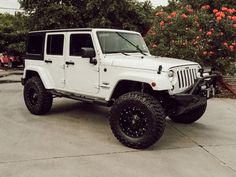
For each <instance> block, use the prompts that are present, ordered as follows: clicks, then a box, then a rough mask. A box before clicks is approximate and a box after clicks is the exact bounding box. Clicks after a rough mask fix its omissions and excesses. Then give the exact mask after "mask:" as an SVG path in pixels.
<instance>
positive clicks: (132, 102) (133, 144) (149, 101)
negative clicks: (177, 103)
mask: <svg viewBox="0 0 236 177" xmlns="http://www.w3.org/2000/svg"><path fill="white" fill-rule="evenodd" d="M129 107H130V108H131V110H134V109H137V110H140V112H141V113H142V115H143V114H144V115H145V116H144V117H145V120H146V122H147V127H146V130H145V132H144V133H143V134H142V135H140V136H139V137H134V136H130V135H128V134H127V133H126V132H125V131H124V129H123V130H122V124H121V122H124V120H123V119H124V118H122V116H123V115H122V113H123V111H126V109H129ZM125 113H126V112H125ZM132 116H135V115H132ZM132 116H130V115H129V116H128V117H132ZM138 117H139V116H138ZM165 118H166V116H165V113H164V109H163V108H162V106H161V104H160V103H159V101H158V100H156V99H155V98H154V97H152V96H151V95H148V94H146V93H141V92H130V93H127V94H124V95H122V96H120V97H119V98H118V99H117V100H116V101H115V103H114V104H113V106H112V108H111V113H110V126H111V129H112V132H113V134H114V136H115V137H116V138H117V139H118V140H119V141H120V142H121V143H122V144H124V145H125V146H128V147H130V148H134V149H145V148H148V147H149V146H151V145H153V144H154V143H155V142H156V141H158V140H159V139H160V138H161V136H162V135H163V133H164V130H165V126H166V119H165ZM128 119H129V118H128ZM139 121H142V119H140V118H139ZM146 122H145V124H146ZM127 125H128V124H127ZM125 126H126V125H125ZM128 127H130V128H132V127H133V126H129V125H128ZM126 128H127V127H126ZM143 130H144V129H143ZM138 131H140V130H138Z"/></svg>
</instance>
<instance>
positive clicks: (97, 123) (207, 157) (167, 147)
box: [0, 75, 236, 177]
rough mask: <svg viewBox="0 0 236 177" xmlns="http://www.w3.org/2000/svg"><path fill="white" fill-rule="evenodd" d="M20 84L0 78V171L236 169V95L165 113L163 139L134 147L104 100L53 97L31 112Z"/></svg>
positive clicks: (182, 173)
mask: <svg viewBox="0 0 236 177" xmlns="http://www.w3.org/2000/svg"><path fill="white" fill-rule="evenodd" d="M1 80H12V81H19V80H20V76H18V75H17V76H15V75H14V76H8V77H7V78H6V77H4V78H0V81H1ZM0 83H1V82H0ZM22 92H23V88H22V86H21V84H20V83H19V82H2V83H1V84H0V177H54V176H55V177H200V176H201V177H236V100H232V99H212V100H210V101H209V104H208V108H207V111H206V113H205V114H204V116H203V117H202V119H200V120H199V121H198V122H196V123H194V124H191V125H182V124H176V123H173V122H171V121H170V120H167V128H166V131H165V133H164V136H163V137H162V138H161V140H160V141H159V142H157V143H156V144H155V145H154V146H153V147H151V148H149V149H147V150H142V151H140V150H134V149H130V148H127V147H124V146H123V145H121V144H120V143H119V142H118V141H117V140H116V139H115V138H114V136H113V135H112V132H111V130H110V128H109V123H108V117H109V109H108V108H104V107H100V106H95V105H91V104H87V103H82V102H78V101H73V100H68V99H59V98H57V99H55V100H54V104H53V107H52V110H51V112H50V113H49V114H48V115H45V116H34V115H32V114H30V113H29V112H28V110H27V109H26V107H25V105H24V101H23V97H22Z"/></svg>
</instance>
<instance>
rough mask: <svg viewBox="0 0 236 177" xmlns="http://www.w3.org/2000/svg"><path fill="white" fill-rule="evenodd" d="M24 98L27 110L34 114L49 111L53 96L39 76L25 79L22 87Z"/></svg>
mask: <svg viewBox="0 0 236 177" xmlns="http://www.w3.org/2000/svg"><path fill="white" fill-rule="evenodd" d="M24 100H25V104H26V106H27V108H28V110H29V111H30V112H31V113H32V114H35V115H43V114H46V113H47V112H49V111H50V109H51V107H52V102H53V97H52V94H51V93H49V92H48V91H47V90H46V89H45V87H44V85H43V83H42V81H41V79H40V78H39V77H37V76H36V77H32V78H30V79H28V80H27V82H26V84H25V87H24Z"/></svg>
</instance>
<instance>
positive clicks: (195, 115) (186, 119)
mask: <svg viewBox="0 0 236 177" xmlns="http://www.w3.org/2000/svg"><path fill="white" fill-rule="evenodd" d="M206 108H207V102H206V103H205V104H203V105H202V106H200V107H199V108H197V109H194V110H192V111H190V112H188V113H185V114H181V115H178V116H174V115H172V116H169V117H170V119H171V120H173V121H174V122H176V123H183V124H190V123H193V122H195V121H197V120H199V119H200V118H201V117H202V115H203V114H204V113H205V111H206Z"/></svg>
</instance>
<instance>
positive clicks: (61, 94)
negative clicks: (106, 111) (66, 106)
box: [48, 90, 114, 107]
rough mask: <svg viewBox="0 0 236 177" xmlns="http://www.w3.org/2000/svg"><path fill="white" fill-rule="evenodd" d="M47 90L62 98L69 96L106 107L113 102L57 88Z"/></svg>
mask: <svg viewBox="0 0 236 177" xmlns="http://www.w3.org/2000/svg"><path fill="white" fill-rule="evenodd" d="M48 91H49V92H50V93H51V94H52V95H54V96H56V97H59V98H62V97H64V98H70V99H74V100H78V101H84V102H87V103H94V104H97V105H101V106H106V107H110V106H112V104H113V103H114V101H106V100H103V99H99V98H90V97H86V96H84V95H78V94H74V93H68V92H62V91H57V90H48Z"/></svg>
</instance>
